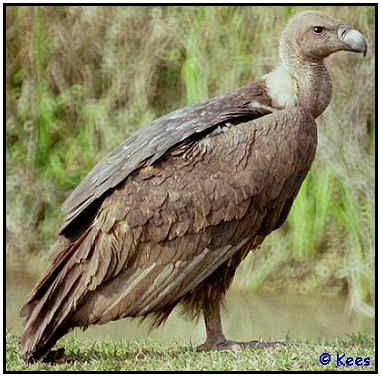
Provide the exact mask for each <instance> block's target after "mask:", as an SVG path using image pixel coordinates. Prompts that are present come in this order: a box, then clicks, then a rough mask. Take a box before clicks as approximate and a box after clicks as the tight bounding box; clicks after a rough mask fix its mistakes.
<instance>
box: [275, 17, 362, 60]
mask: <svg viewBox="0 0 381 377" xmlns="http://www.w3.org/2000/svg"><path fill="white" fill-rule="evenodd" d="M366 50H367V43H366V40H365V38H364V37H363V36H362V34H361V33H360V32H359V31H358V30H356V29H353V28H352V27H351V26H348V25H346V24H344V23H342V22H340V21H337V20H335V19H333V18H331V17H329V16H327V15H325V14H323V13H320V12H317V11H306V12H301V13H298V14H297V15H296V16H294V17H293V18H292V19H291V20H290V22H289V23H288V25H287V27H286V29H285V30H284V32H283V33H282V35H281V39H280V56H281V59H282V60H283V61H284V62H285V60H287V59H290V58H291V59H292V58H296V59H297V60H302V61H303V63H307V62H310V63H319V62H321V61H322V60H323V59H324V58H326V57H327V56H328V55H330V54H332V53H334V52H337V51H352V52H361V53H363V54H364V55H365V54H366Z"/></svg>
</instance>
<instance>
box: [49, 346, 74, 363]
mask: <svg viewBox="0 0 381 377" xmlns="http://www.w3.org/2000/svg"><path fill="white" fill-rule="evenodd" d="M42 361H43V362H44V363H51V364H64V363H74V361H76V359H75V358H74V357H68V356H66V355H65V348H59V349H57V350H53V351H49V352H48V353H47V354H46V355H45V357H44V358H43V360H42Z"/></svg>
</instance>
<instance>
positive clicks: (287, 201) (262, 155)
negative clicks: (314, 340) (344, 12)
mask: <svg viewBox="0 0 381 377" xmlns="http://www.w3.org/2000/svg"><path fill="white" fill-rule="evenodd" d="M298 17H299V18H298ZM297 18H298V19H297ZM295 19H296V21H291V22H290V24H289V26H288V28H287V29H286V31H285V33H284V36H283V43H281V45H280V49H281V52H280V54H281V58H282V62H283V64H282V65H281V66H280V68H278V69H277V70H276V71H274V72H273V73H270V74H268V75H267V76H266V77H265V78H264V79H263V80H261V81H258V82H256V83H254V84H252V85H248V86H246V87H243V88H241V89H238V90H236V91H235V92H233V93H231V94H230V95H227V96H223V97H217V98H215V99H212V100H209V101H207V102H205V103H202V104H198V105H193V106H190V107H187V108H185V109H182V110H178V111H175V112H173V113H171V114H169V115H167V116H164V117H162V118H160V119H158V120H156V121H154V122H153V123H152V124H151V125H149V126H146V127H144V128H142V129H141V130H140V131H138V132H137V133H136V134H135V135H133V136H131V137H130V138H129V139H127V140H126V141H125V142H124V143H123V144H121V145H120V146H119V147H117V148H116V149H115V150H114V151H113V152H111V153H110V154H109V155H108V156H106V158H105V159H103V160H102V161H101V162H100V163H99V164H98V165H97V166H96V167H95V168H94V169H93V171H92V172H90V174H89V175H88V176H87V177H86V178H85V180H84V181H83V182H82V183H81V184H80V185H79V186H78V187H77V188H76V189H75V190H74V191H73V193H72V195H71V196H70V197H69V198H68V199H67V201H66V202H65V204H64V209H65V210H66V211H67V216H66V218H65V220H64V224H63V226H62V227H61V229H60V236H59V238H58V241H57V243H56V245H55V252H56V254H55V258H54V260H53V262H52V264H51V266H50V269H49V271H48V272H47V274H46V275H45V277H43V279H42V280H41V281H40V282H39V283H38V285H37V286H36V287H35V288H34V290H33V292H32V295H31V296H30V298H29V300H28V302H27V303H26V305H25V306H24V308H23V310H22V315H23V317H25V319H26V326H25V330H24V333H23V335H22V339H21V344H22V352H23V354H24V356H25V357H26V358H27V359H28V360H36V359H39V358H42V357H43V356H44V355H45V354H46V353H47V352H48V351H49V349H50V348H51V347H52V346H53V345H54V344H55V343H56V341H57V340H58V339H59V338H60V337H61V336H62V335H64V334H65V333H67V332H68V331H69V330H70V329H71V328H73V327H76V326H81V327H87V326H89V325H91V324H101V323H106V322H108V321H112V320H116V319H119V318H125V317H140V316H143V317H145V316H148V315H152V316H153V318H154V320H155V324H160V323H161V322H162V321H163V320H165V319H166V318H167V316H168V315H169V314H170V312H171V310H172V309H173V308H174V307H175V306H176V305H177V304H179V303H180V304H182V305H183V306H184V308H185V311H186V312H188V313H189V314H191V315H192V316H194V317H196V316H198V315H199V314H201V313H203V314H204V317H205V322H206V330H207V339H206V343H205V345H204V347H205V348H222V347H223V346H227V345H229V344H233V342H231V341H227V340H226V339H225V338H224V336H223V333H222V327H221V320H220V313H219V307H220V304H221V302H222V300H223V297H224V294H225V292H226V290H227V289H228V287H229V285H230V283H231V281H232V278H233V276H234V273H235V270H236V268H237V267H238V265H239V264H240V262H241V261H242V260H243V259H244V258H245V256H246V255H247V253H248V252H249V251H250V250H253V249H255V248H256V247H257V246H258V245H260V244H261V242H262V241H263V239H264V238H265V237H266V236H267V235H268V234H269V233H270V232H272V231H273V230H274V229H277V228H278V227H279V226H280V225H282V223H283V222H284V220H285V219H286V217H287V215H288V212H289V210H290V208H291V205H292V202H293V200H294V199H295V196H296V194H297V193H298V190H299V188H300V185H301V183H302V182H303V180H304V178H305V176H306V174H307V172H308V170H309V168H310V166H311V163H312V161H313V158H314V155H315V150H316V145H317V130H316V124H315V121H314V118H316V117H317V116H318V115H319V114H320V113H321V112H322V111H324V109H325V108H326V106H327V105H328V103H329V100H330V97H331V82H330V79H329V76H328V73H327V71H326V69H325V67H324V65H323V64H322V60H323V58H324V57H325V56H327V55H329V54H330V53H332V52H335V51H339V50H345V49H346V50H351V51H361V52H364V50H365V48H366V44H365V41H364V40H363V39H362V43H363V44H362V45H361V43H360V39H359V37H358V35H360V33H359V32H357V31H356V30H353V29H349V28H348V27H346V26H345V27H346V28H347V29H346V31H345V33H344V32H343V33H342V35H341V34H340V27H341V24H338V23H337V22H336V21H334V20H332V19H330V18H328V17H326V16H324V15H321V14H320V13H317V12H305V13H302V14H300V15H298V16H296V17H295V18H294V20H295ZM301 20H302V21H303V22H304V23H305V24H308V27H315V23H318V24H319V25H318V26H319V27H320V26H321V24H323V26H324V27H326V28H327V30H330V29H329V28H332V29H334V28H336V29H335V31H334V35H335V36H336V39H337V41H338V42H337V43H336V45H332V43H331V44H330V49H329V51H324V52H322V53H321V54H322V56H321V57H320V58H319V59H317V58H316V56H315V55H318V53H316V51H315V55H314V59H313V62H314V64H308V63H309V61H310V60H311V58H310V56H308V59H307V58H306V57H305V56H304V57H303V59H304V60H302V59H301V56H299V55H302V54H301V52H300V51H299V50H303V51H304V49H303V48H302V47H303V44H302V47H300V46H299V45H298V46H296V45H292V43H291V42H294V39H297V38H301V36H300V35H299V34H298V33H297V32H298V29H297V26H296V25H298V23H300V22H301ZM310 23H311V25H312V26H309V24H310ZM298 27H299V26H298ZM295 30H296V31H295ZM302 30H304V29H302ZM304 31H305V30H304ZM350 32H352V38H349V37H348V35H349V36H350ZM353 33H355V35H354V37H353ZM356 33H357V34H356ZM316 34H320V33H316ZM303 35H304V34H303ZM360 36H361V35H360ZM353 38H354V39H356V38H357V39H356V41H355V42H353V41H352V39H353ZM332 39H333V37H332ZM297 40H298V39H297ZM303 43H304V42H303ZM308 46H309V44H308ZM319 46H320V45H319ZM332 46H333V47H332ZM364 46H365V47H364ZM316 48H317V47H316ZM319 48H320V49H321V47H319ZM287 49H288V50H289V51H288V52H287V53H286V51H287ZM317 49H318V48H317ZM282 55H283V56H282ZM292 57H294V58H295V57H298V59H291V58H292ZM296 61H297V63H295V62H296ZM316 62H320V63H319V64H317V63H316ZM293 69H294V70H293ZM279 80H283V82H282V83H280V82H279ZM279 84H282V85H279ZM277 85H278V89H279V88H283V89H282V91H281V92H280V91H279V90H278V91H277ZM284 88H286V89H284Z"/></svg>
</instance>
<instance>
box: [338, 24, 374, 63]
mask: <svg viewBox="0 0 381 377" xmlns="http://www.w3.org/2000/svg"><path fill="white" fill-rule="evenodd" d="M337 36H338V37H339V39H340V40H341V41H342V42H344V43H345V44H346V45H347V46H348V47H349V49H350V51H353V52H362V53H363V54H364V56H366V51H367V49H368V44H367V43H366V39H365V38H364V37H363V35H362V34H361V33H360V32H359V31H358V30H356V29H352V28H351V27H349V26H348V25H340V26H339V29H338V30H337Z"/></svg>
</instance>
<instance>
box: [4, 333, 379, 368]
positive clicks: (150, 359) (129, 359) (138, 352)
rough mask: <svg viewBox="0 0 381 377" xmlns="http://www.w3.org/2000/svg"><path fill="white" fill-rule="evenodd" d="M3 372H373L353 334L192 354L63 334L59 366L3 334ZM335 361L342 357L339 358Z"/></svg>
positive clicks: (179, 347)
mask: <svg viewBox="0 0 381 377" xmlns="http://www.w3.org/2000/svg"><path fill="white" fill-rule="evenodd" d="M6 346H7V349H6V370H7V371H25V372H29V371H50V372H52V371H237V370H252V371H340V372H342V371H374V370H375V362H376V359H375V351H374V346H375V343H374V339H373V338H371V337H368V336H362V335H359V334H354V335H352V336H348V337H346V338H343V339H338V340H336V341H333V342H325V341H320V342H318V343H312V342H311V343H309V342H303V343H302V342H297V341H294V340H290V339H288V340H287V346H277V347H271V348H265V349H249V350H244V351H239V352H230V351H229V352H216V351H213V352H196V351H194V350H193V347H192V345H190V344H184V343H183V342H181V341H179V342H178V343H176V344H174V345H173V346H170V347H169V346H162V345H160V344H157V343H154V342H151V341H148V340H147V341H141V342H137V341H134V342H127V341H125V342H112V341H91V340H88V341H86V342H83V343H79V342H78V341H76V340H75V338H74V337H67V338H66V339H65V340H63V341H61V342H60V343H59V346H63V347H65V355H66V356H67V357H68V358H70V359H71V360H72V361H71V362H69V363H62V364H45V363H41V362H38V363H35V364H30V365H28V364H26V363H25V362H24V361H23V360H22V359H21V358H20V354H19V352H18V346H17V337H16V336H15V335H13V334H11V333H9V332H8V333H7V336H6ZM324 352H328V353H330V354H331V355H333V358H332V362H331V363H330V364H329V365H327V366H324V365H321V364H320V362H319V356H320V355H321V354H322V353H324ZM337 353H338V354H339V355H340V356H339V357H341V356H342V355H343V354H345V357H353V358H354V359H355V358H356V357H363V358H365V357H369V358H370V365H369V366H342V365H339V366H338V365H336V358H337V356H336V355H337ZM340 360H344V359H343V358H341V359H340Z"/></svg>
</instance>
